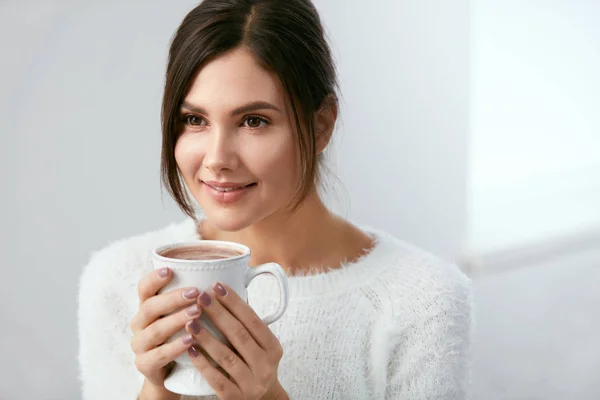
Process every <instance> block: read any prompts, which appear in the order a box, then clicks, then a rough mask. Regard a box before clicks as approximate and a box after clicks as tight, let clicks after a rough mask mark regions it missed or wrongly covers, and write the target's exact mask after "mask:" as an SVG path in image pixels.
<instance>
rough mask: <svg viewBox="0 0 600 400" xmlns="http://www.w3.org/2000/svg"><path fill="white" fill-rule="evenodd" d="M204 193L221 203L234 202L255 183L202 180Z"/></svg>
mask: <svg viewBox="0 0 600 400" xmlns="http://www.w3.org/2000/svg"><path fill="white" fill-rule="evenodd" d="M202 183H203V186H204V188H205V190H206V193H207V194H208V195H209V196H210V197H211V198H212V199H213V200H214V201H216V202H218V203H221V204H229V203H235V202H237V201H238V200H241V199H242V198H244V197H245V196H246V195H247V193H248V192H249V191H251V190H252V188H254V187H255V186H256V185H257V183H256V182H252V183H243V182H215V181H212V182H211V181H202Z"/></svg>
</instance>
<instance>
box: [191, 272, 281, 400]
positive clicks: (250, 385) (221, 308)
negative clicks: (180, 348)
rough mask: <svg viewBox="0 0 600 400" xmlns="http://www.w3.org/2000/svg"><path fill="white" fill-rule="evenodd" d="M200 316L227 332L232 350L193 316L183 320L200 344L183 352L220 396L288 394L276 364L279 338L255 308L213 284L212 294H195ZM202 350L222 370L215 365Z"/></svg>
mask: <svg viewBox="0 0 600 400" xmlns="http://www.w3.org/2000/svg"><path fill="white" fill-rule="evenodd" d="M198 304H199V305H200V306H201V307H202V309H203V313H204V315H205V316H207V317H208V318H210V320H211V321H212V322H213V324H214V325H215V326H216V327H217V328H218V329H219V330H220V331H221V332H222V333H223V335H225V337H227V339H228V340H229V342H230V343H231V344H232V346H233V347H234V348H235V349H236V351H237V353H236V352H234V351H233V350H231V349H230V348H229V347H227V346H226V345H224V344H223V343H221V342H220V341H219V340H217V339H216V338H215V337H214V336H213V335H212V334H211V333H210V332H208V331H207V330H206V329H204V327H202V326H201V325H200V323H199V321H198V319H194V320H193V321H190V322H188V323H187V325H186V329H187V331H188V332H189V333H190V334H192V335H193V337H194V339H195V340H196V342H197V343H198V345H199V346H200V349H199V348H198V347H197V346H192V347H190V348H189V349H188V354H189V355H190V358H191V359H192V361H193V363H194V365H195V366H196V368H197V369H198V371H200V373H201V374H202V376H203V377H204V378H205V379H206V380H207V381H208V383H209V384H210V385H211V386H212V388H213V389H214V390H215V392H216V393H217V395H218V396H219V398H220V399H221V400H238V399H239V400H242V399H243V400H259V399H260V400H262V399H264V400H273V399H287V398H288V397H287V395H286V393H285V390H283V388H282V387H281V385H280V384H279V380H278V378H277V368H278V366H279V361H280V360H281V358H282V356H283V349H282V348H281V344H280V343H279V340H278V339H277V337H275V335H273V333H272V332H271V330H270V329H269V327H268V326H267V325H265V323H264V322H263V321H262V320H261V319H260V318H259V317H258V315H256V313H255V312H254V310H253V309H252V308H250V306H249V305H248V304H247V303H246V302H245V301H243V300H242V299H241V298H240V297H239V296H238V295H237V294H236V293H235V292H234V291H233V290H231V289H230V288H229V287H227V286H226V285H223V284H220V283H217V284H215V285H214V286H213V291H212V293H208V292H204V293H202V295H201V296H200V297H199V298H198ZM203 352H206V354H208V355H209V356H210V357H211V358H212V359H213V360H214V361H215V362H216V363H217V364H218V365H219V366H220V367H221V368H222V369H223V370H224V371H225V372H226V373H227V375H228V376H226V375H225V374H223V373H222V372H221V371H220V370H219V369H218V368H216V367H214V366H213V365H212V364H211V363H210V362H209V361H208V359H207V358H206V357H205V355H204V354H203Z"/></svg>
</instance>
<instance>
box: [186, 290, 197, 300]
mask: <svg viewBox="0 0 600 400" xmlns="http://www.w3.org/2000/svg"><path fill="white" fill-rule="evenodd" d="M199 294H200V293H199V292H198V289H196V288H191V289H188V290H186V291H185V292H183V298H184V299H186V300H192V299H195V298H196V297H198V295H199Z"/></svg>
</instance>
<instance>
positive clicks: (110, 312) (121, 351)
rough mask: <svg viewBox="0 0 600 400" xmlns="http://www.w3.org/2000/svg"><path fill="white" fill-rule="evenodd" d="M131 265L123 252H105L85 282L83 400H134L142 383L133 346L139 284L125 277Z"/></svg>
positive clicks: (93, 262) (82, 289)
mask: <svg viewBox="0 0 600 400" xmlns="http://www.w3.org/2000/svg"><path fill="white" fill-rule="evenodd" d="M127 261H128V260H127V257H126V256H125V254H124V253H123V252H117V251H115V249H111V248H109V249H105V250H102V251H100V252H98V253H96V254H95V255H94V256H93V257H92V259H91V261H90V262H89V264H88V265H87V266H86V267H85V268H84V270H83V274H82V276H81V279H80V285H79V295H78V336H79V352H78V361H79V379H80V382H81V386H82V399H84V400H106V399H111V400H119V399H123V400H135V399H136V398H137V396H138V394H139V391H140V389H141V386H142V383H143V376H142V374H140V373H139V372H138V371H137V369H136V368H135V365H134V354H133V352H132V351H131V348H130V347H129V343H130V341H131V337H132V334H131V333H130V330H129V323H130V319H131V316H132V312H135V306H137V304H134V303H136V302H137V298H136V286H137V282H130V281H133V279H130V277H127V278H125V277H124V276H123V275H121V274H122V273H123V272H121V271H123V269H124V268H127V265H126V263H127ZM129 261H130V260H129ZM132 296H133V297H132ZM132 298H133V300H132Z"/></svg>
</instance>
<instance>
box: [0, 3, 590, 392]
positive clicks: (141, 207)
mask: <svg viewBox="0 0 600 400" xmlns="http://www.w3.org/2000/svg"><path fill="white" fill-rule="evenodd" d="M195 3H196V2H194V1H183V0H180V1H169V2H167V1H152V2H141V1H139V2H138V1H127V2H117V1H107V2H102V3H100V2H96V3H91V2H89V3H83V2H69V1H56V0H55V1H45V2H41V1H38V2H31V1H25V2H16V1H13V2H11V1H9V2H6V1H5V2H2V3H0V49H2V50H1V52H2V58H1V59H0V113H1V118H0V137H1V146H0V160H1V161H0V162H1V164H0V167H1V173H2V187H3V191H2V193H3V196H2V198H1V200H0V202H1V204H0V213H1V214H0V215H1V224H0V226H1V235H2V236H1V239H2V240H0V246H1V247H0V251H1V254H2V255H3V258H2V260H3V261H2V262H3V265H2V271H3V274H4V275H3V279H2V290H1V291H0V321H1V322H0V323H1V326H2V329H1V330H0V359H1V360H2V362H1V363H0V399H32V398H36V399H76V398H79V388H78V382H77V363H76V345H77V336H76V320H75V310H76V293H77V283H78V279H79V274H80V272H81V269H82V267H83V265H85V263H86V262H87V260H88V259H89V257H90V255H91V253H92V252H93V251H94V250H97V249H99V248H101V247H103V246H105V245H106V244H108V243H109V242H110V241H113V240H116V239H119V238H122V237H126V236H129V235H133V234H136V233H140V232H144V231H147V230H150V229H154V228H159V227H161V226H164V225H165V224H167V223H170V222H172V221H176V220H180V219H181V218H183V217H182V215H181V213H180V212H179V211H178V209H177V208H176V207H175V206H174V204H173V202H172V201H171V200H170V199H169V198H168V197H166V196H163V195H162V194H161V191H160V187H159V179H158V172H159V154H160V148H159V145H160V132H159V109H160V98H161V90H162V84H163V74H164V65H165V61H166V53H167V49H168V44H169V39H170V37H171V35H172V33H173V31H174V29H175V28H176V26H177V25H178V23H179V22H180V21H181V19H182V18H183V16H184V15H185V13H186V11H188V10H189V9H190V8H191V7H192V6H193V5H194V4H195ZM316 4H317V6H318V8H319V10H320V12H321V13H322V18H323V20H324V22H325V24H326V26H327V30H328V32H329V34H330V36H331V41H332V43H333V46H334V53H335V56H336V59H337V63H338V67H339V75H340V81H341V87H342V96H343V97H342V102H343V107H342V121H341V122H342V123H341V124H340V129H339V132H338V135H339V136H338V137H337V138H336V142H335V146H334V148H335V150H336V152H335V154H334V157H333V158H334V161H336V162H337V164H336V165H337V167H336V168H335V170H336V171H337V175H338V176H339V178H340V180H341V181H342V182H343V189H342V199H349V203H348V204H346V205H345V206H342V207H340V210H345V211H344V212H345V214H346V215H347V216H348V217H350V218H351V219H352V220H353V221H355V222H358V223H361V224H366V225H370V226H374V227H377V228H380V229H384V230H387V231H390V232H391V233H393V234H395V235H396V236H399V237H402V238H403V239H406V240H409V241H412V242H414V243H416V244H418V245H420V246H422V247H424V248H426V249H428V250H430V251H432V252H434V253H437V254H439V255H441V256H443V257H446V258H448V259H458V258H459V257H460V256H461V255H462V254H463V253H464V252H465V249H466V248H468V246H469V243H468V242H467V238H468V232H467V230H468V223H469V215H468V209H469V208H468V207H469V199H468V198H467V194H468V193H469V190H468V189H469V186H468V184H469V182H468V176H469V171H468V167H469V166H468V165H467V159H468V152H469V148H470V140H469V124H470V115H469V114H470V110H471V108H470V106H471V104H470V98H471V97H470V87H471V75H470V72H471V66H472V63H471V61H472V60H471V51H470V50H471V49H470V46H471V39H472V37H471V35H472V33H471V32H470V29H471V25H470V16H471V7H472V4H471V3H470V2H469V1H467V0H457V1H452V2H447V1H442V0H423V1H421V0H420V1H416V0H414V1H408V0H407V1H404V0H403V1H395V0H387V1H386V0H378V1H371V2H368V3H366V2H363V1H341V0H318V1H316ZM578 4H579V6H581V7H584V6H585V5H586V4H587V3H586V2H585V1H580V2H579V3H578ZM589 4H592V2H589ZM344 191H345V194H344ZM342 203H344V201H342ZM599 260H600V255H598V254H596V253H590V254H587V255H585V256H581V257H578V258H569V259H565V260H557V261H556V262H555V263H553V264H552V265H541V266H536V267H532V268H529V269H527V270H524V271H516V272H511V273H507V274H503V275H502V276H500V277H489V278H482V279H480V280H478V281H476V294H477V297H478V303H479V306H478V319H480V320H481V321H482V323H481V326H480V329H479V336H478V340H477V343H478V351H477V355H476V363H477V366H476V368H475V398H477V399H486V400H487V399H563V398H574V397H569V396H567V394H577V396H576V397H577V398H579V399H592V398H597V397H599V396H600V388H599V385H598V383H594V382H596V381H597V379H596V378H595V376H593V374H591V373H589V371H598V370H599V369H600V365H599V364H598V361H597V360H598V359H600V352H599V351H598V346H597V345H596V344H595V341H594V340H592V337H593V334H594V333H595V332H596V331H597V330H598V325H594V322H593V317H594V314H592V313H591V311H590V310H593V308H594V305H595V304H598V302H599V301H600V299H599V298H598V296H597V295H594V287H597V283H598V282H599V281H600V277H599V276H598V273H597V271H598V268H597V267H598V265H599V262H600V261H599ZM532 288H535V290H533V292H532ZM596 292H597V291H596ZM594 296H596V297H594ZM564 299H568V301H567V302H565V301H563V300H564ZM557 307H562V308H560V310H563V311H561V312H560V313H555V312H554V310H555V309H557ZM573 310H576V311H578V312H577V313H573V312H571V311H573ZM532 316H537V319H532ZM569 318H571V319H569ZM573 318H574V319H573ZM532 322H533V323H532ZM534 324H535V325H534ZM507 330H508V331H510V332H511V334H506V332H507ZM573 332H576V333H577V336H574V334H573ZM550 350H552V352H551V351H550ZM553 352H554V353H553ZM565 360H566V361H565ZM586 372H587V374H586Z"/></svg>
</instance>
